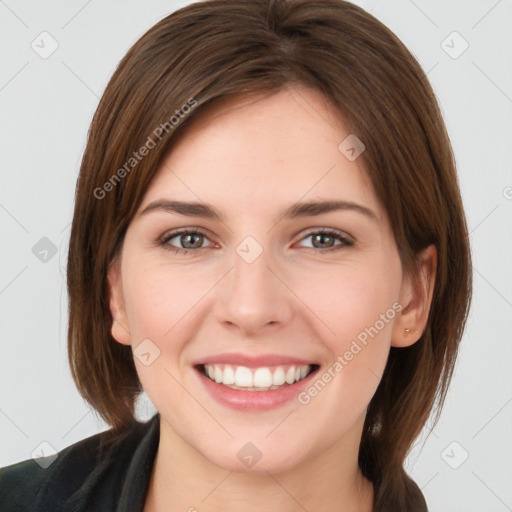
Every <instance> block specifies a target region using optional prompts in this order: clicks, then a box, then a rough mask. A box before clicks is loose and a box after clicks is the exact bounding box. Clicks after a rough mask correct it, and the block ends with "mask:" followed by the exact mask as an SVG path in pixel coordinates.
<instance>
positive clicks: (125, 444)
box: [0, 413, 160, 512]
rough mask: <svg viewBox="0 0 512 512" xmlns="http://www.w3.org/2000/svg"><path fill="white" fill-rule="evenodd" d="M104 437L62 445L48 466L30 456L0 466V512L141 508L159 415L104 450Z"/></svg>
mask: <svg viewBox="0 0 512 512" xmlns="http://www.w3.org/2000/svg"><path fill="white" fill-rule="evenodd" d="M107 436H108V431H107V432H100V433H99V434H96V435H93V436H91V437H88V438H86V439H83V440H81V441H79V442H77V443H75V444H72V445H71V446H68V447H67V448H64V449H63V450H61V451H60V452H59V453H58V456H57V458H56V459H55V460H54V461H53V462H52V463H51V465H50V466H48V467H47V468H46V469H43V468H42V467H41V466H40V465H39V464H38V463H37V462H35V460H33V459H28V460H25V461H23V462H18V463H16V464H12V465H10V466H6V467H4V468H1V469H0V511H1V512H29V511H30V512H43V511H44V512H64V511H65V512H142V511H143V509H144V503H145V500H146V494H147V490H148V486H149V480H150V477H151V470H152V468H153V463H154V460H155V457H156V452H157V448H158V442H159V438H160V415H159V414H158V413H157V414H155V415H154V416H153V417H152V418H151V419H150V420H149V421H148V422H147V423H139V422H136V423H134V425H133V426H132V427H130V428H129V429H128V430H127V432H126V433H125V435H124V437H123V438H122V441H121V442H117V443H116V444H112V443H111V445H110V446H108V447H107V448H106V449H105V447H104V446H100V445H102V444H104V441H105V439H106V437H107ZM100 449H101V450H102V451H100ZM39 460H42V459H39ZM43 465H44V464H43Z"/></svg>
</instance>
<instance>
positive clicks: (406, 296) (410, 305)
mask: <svg viewBox="0 0 512 512" xmlns="http://www.w3.org/2000/svg"><path fill="white" fill-rule="evenodd" d="M418 258H419V267H420V268H419V275H418V278H417V279H414V278H413V277H412V276H406V277H405V278H404V280H403V282H402V288H401V290H400V304H401V305H402V308H403V309H402V310H401V311H400V313H399V316H398V317H397V319H396V321H395V324H394V326H393V335H392V340H391V346H393V347H408V346H410V345H413V344H414V343H416V342H417V341H418V340H419V339H420V337H421V335H422V334H423V331H424V330H425V326H426V325H427V321H428V315H429V312H430V305H431V303H432V296H433V294H434V283H435V279H436V269H437V250H436V247H435V246H434V245H430V246H428V247H427V248H426V249H424V250H423V251H422V252H421V253H420V255H419V256H418Z"/></svg>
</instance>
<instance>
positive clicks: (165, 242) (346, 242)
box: [157, 228, 354, 254]
mask: <svg viewBox="0 0 512 512" xmlns="http://www.w3.org/2000/svg"><path fill="white" fill-rule="evenodd" d="M180 235H202V236H204V237H205V238H208V237H207V234H206V233H205V232H204V231H203V230H201V229H199V228H195V229H180V230H178V231H173V232H171V233H168V234H166V235H164V236H163V237H162V238H160V239H159V240H158V241H157V242H158V245H159V246H161V247H163V248H164V249H165V250H167V251H173V252H174V253H175V254H180V253H181V254H187V253H188V252H189V251H192V252H197V251H200V250H202V249H207V247H199V248H196V249H182V248H179V247H175V246H173V245H169V241H170V240H172V239H173V238H176V237H178V236H180ZM312 235H327V236H330V237H333V238H336V239H338V240H340V241H341V243H340V244H338V245H335V246H333V247H330V248H327V249H317V248H316V247H303V249H309V250H310V251H313V252H320V253H326V252H334V251H337V250H339V249H343V248H345V247H351V246H353V245H354V241H353V240H352V239H350V238H349V237H348V236H346V235H344V234H343V233H340V232H338V231H335V230H332V229H328V228H321V229H318V230H316V231H310V232H309V233H306V234H305V235H304V236H303V237H302V238H301V239H300V240H299V242H301V241H303V240H305V239H306V238H309V237H310V236H312Z"/></svg>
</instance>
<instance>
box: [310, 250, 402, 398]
mask: <svg viewBox="0 0 512 512" xmlns="http://www.w3.org/2000/svg"><path fill="white" fill-rule="evenodd" d="M388 261H389V260H388ZM391 262H392V264H387V265H382V264H380V262H375V263H374V264H368V265H365V266H364V267H363V266H357V265H351V266H350V267H349V266H347V267H345V268H338V269H336V271H334V272H332V273H331V274H330V275H329V276H323V277H322V279H318V280H316V281H313V284H312V285H311V286H308V287H307V290H306V287H305V288H304V289H303V293H305V294H307V298H306V300H305V302H306V303H308V304H313V305H314V312H315V314H316V315H317V316H318V318H319V319H320V321H321V322H317V323H318V324H319V325H320V323H321V324H322V327H321V334H322V336H321V339H322V343H323V344H324V346H325V347H326V348H327V349H328V351H329V355H330V358H331V360H330V362H328V363H327V364H328V367H331V365H333V364H335V367H332V368H331V376H332V375H336V376H337V378H336V379H335V380H336V382H337V383H336V384H335V385H334V387H339V386H343V388H344V390H345V391H347V392H348V391H349V389H350V390H352V391H353V392H352V393H347V395H346V396H352V397H354V398H355V397H356V396H357V395H358V394H359V393H362V394H363V395H368V398H370V397H371V395H372V394H373V392H374V391H375V389H376V387H377V385H378V383H379V380H380V378H381V376H382V373H383V371H384V367H385V365H386V361H387V357H388V354H389V349H390V345H391V335H392V330H393V325H394V322H395V320H396V318H397V316H398V315H399V312H400V310H401V305H400V304H399V303H398V297H399V291H400V280H401V267H400V263H399V261H398V260H396V261H393V260H391ZM384 268H385V269H386V271H385V272H384V271H383V269H384ZM326 283H328V286H326ZM338 376H339V377H338ZM325 379H326V380H328V379H329V376H326V377H325ZM332 380H334V379H332Z"/></svg>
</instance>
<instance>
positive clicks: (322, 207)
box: [139, 199, 379, 222]
mask: <svg viewBox="0 0 512 512" xmlns="http://www.w3.org/2000/svg"><path fill="white" fill-rule="evenodd" d="M340 210H345V211H346V210H348V211H354V212H357V213H360V214H362V215H364V216H366V217H368V218H369V219H371V220H373V221H378V220H379V219H378V216H377V214H376V213H375V212H374V211H373V210H370V209H369V208H367V207H366V206H362V205H360V204H357V203H353V202H349V201H334V200H332V201H308V202H304V203H300V202H299V203H294V204H292V205H291V206H289V207H288V208H287V209H286V210H285V211H284V212H283V216H282V217H284V218H285V219H297V218H301V217H314V216H317V215H323V214H324V213H330V212H334V211H340ZM153 211H164V212H168V213H177V214H180V215H187V216H191V217H201V218H205V219H216V220H219V221H221V222H223V221H224V220H225V216H224V215H222V214H221V213H220V212H219V211H218V210H217V209H216V208H215V207H213V206H212V205H209V204H206V203H198V202H185V201H171V200H169V199H158V200H156V201H153V202H152V203H149V204H148V205H147V206H146V207H145V208H144V210H142V212H140V214H139V215H146V214H147V213H150V212H153Z"/></svg>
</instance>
